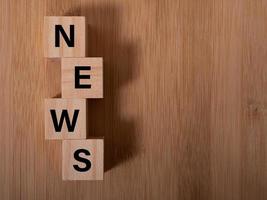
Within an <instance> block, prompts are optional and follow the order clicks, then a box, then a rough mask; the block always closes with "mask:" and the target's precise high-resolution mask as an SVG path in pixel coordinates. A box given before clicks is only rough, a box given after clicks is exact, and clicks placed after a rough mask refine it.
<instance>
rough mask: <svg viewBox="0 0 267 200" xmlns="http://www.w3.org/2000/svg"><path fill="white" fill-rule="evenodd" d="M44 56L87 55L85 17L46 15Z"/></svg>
mask: <svg viewBox="0 0 267 200" xmlns="http://www.w3.org/2000/svg"><path fill="white" fill-rule="evenodd" d="M44 56H45V57H48V58H57V57H85V56H86V23H85V17H77V16H76V17H74V16H73V17H60V16H59V17H56V16H50V17H48V16H47V17H44Z"/></svg>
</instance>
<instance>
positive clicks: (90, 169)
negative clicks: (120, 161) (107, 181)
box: [62, 139, 104, 180]
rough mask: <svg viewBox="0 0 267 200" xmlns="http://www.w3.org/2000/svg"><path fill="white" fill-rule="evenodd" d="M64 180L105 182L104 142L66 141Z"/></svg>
mask: <svg viewBox="0 0 267 200" xmlns="http://www.w3.org/2000/svg"><path fill="white" fill-rule="evenodd" d="M62 154H63V155H62V177H63V180H103V173H104V140H103V139H88V140H64V141H63V144H62Z"/></svg>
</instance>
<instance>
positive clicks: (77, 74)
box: [75, 66, 91, 89]
mask: <svg viewBox="0 0 267 200" xmlns="http://www.w3.org/2000/svg"><path fill="white" fill-rule="evenodd" d="M81 70H91V67H90V66H75V88H81V89H87V88H91V85H90V84H82V85H81V84H80V79H90V75H81V74H80V71H81Z"/></svg>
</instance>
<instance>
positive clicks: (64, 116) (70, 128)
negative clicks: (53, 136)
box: [50, 110, 79, 132]
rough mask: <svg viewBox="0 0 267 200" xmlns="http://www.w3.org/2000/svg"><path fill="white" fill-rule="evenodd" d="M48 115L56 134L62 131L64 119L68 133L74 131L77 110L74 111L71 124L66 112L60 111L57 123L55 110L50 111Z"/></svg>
mask: <svg viewBox="0 0 267 200" xmlns="http://www.w3.org/2000/svg"><path fill="white" fill-rule="evenodd" d="M50 114H51V117H52V120H53V124H54V128H55V131H56V132H60V131H61V129H62V125H63V121H64V119H66V124H67V127H68V131H69V132H73V131H74V129H75V125H76V122H77V118H78V114H79V110H74V114H73V118H72V123H70V118H69V114H68V111H67V110H62V113H61V116H60V120H59V122H58V120H57V116H56V110H50Z"/></svg>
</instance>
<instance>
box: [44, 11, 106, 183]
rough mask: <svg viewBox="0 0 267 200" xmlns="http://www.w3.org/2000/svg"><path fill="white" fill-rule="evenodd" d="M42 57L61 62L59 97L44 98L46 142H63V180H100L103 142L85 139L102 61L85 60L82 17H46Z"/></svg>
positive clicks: (98, 93)
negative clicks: (88, 109) (91, 102)
mask: <svg viewBox="0 0 267 200" xmlns="http://www.w3.org/2000/svg"><path fill="white" fill-rule="evenodd" d="M44 55H45V57H46V58H59V59H61V94H62V98H51V99H45V139H47V140H63V142H62V177H63V180H103V172H104V161H103V160H104V140H103V138H99V139H87V132H88V130H87V123H88V120H87V108H86V105H87V103H86V99H88V98H103V59H102V58H91V57H86V21H85V17H80V16H73V17H72V16H71V17H56V16H49V17H45V18H44ZM89 134H90V133H89Z"/></svg>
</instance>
